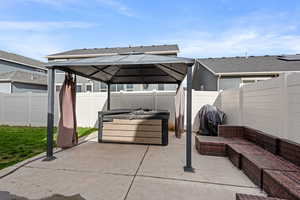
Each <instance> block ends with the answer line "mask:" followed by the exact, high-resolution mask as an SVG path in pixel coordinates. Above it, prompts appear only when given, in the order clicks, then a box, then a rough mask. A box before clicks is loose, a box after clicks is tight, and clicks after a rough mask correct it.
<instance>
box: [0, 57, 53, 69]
mask: <svg viewBox="0 0 300 200" xmlns="http://www.w3.org/2000/svg"><path fill="white" fill-rule="evenodd" d="M0 60H4V61H6V62H11V63H16V64H20V65H24V66H28V67H32V68H37V69H41V70H43V71H45V72H47V69H46V68H42V67H37V66H34V65H29V64H26V63H22V62H18V61H15V60H9V59H6V58H0Z"/></svg>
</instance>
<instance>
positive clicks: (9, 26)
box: [0, 21, 95, 31]
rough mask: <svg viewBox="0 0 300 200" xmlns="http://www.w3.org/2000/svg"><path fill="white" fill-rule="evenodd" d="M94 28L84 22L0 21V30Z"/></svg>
mask: <svg viewBox="0 0 300 200" xmlns="http://www.w3.org/2000/svg"><path fill="white" fill-rule="evenodd" d="M92 26H95V24H92V23H86V22H72V21H65V22H37V21H0V30H21V31H49V30H55V29H70V28H77V29H78V28H80V29H81V28H90V27H92Z"/></svg>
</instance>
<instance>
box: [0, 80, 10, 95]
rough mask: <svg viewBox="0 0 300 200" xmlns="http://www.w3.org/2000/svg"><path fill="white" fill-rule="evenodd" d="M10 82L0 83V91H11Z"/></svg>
mask: <svg viewBox="0 0 300 200" xmlns="http://www.w3.org/2000/svg"><path fill="white" fill-rule="evenodd" d="M10 90H11V84H10V83H3V82H2V83H0V93H10V92H11V91H10Z"/></svg>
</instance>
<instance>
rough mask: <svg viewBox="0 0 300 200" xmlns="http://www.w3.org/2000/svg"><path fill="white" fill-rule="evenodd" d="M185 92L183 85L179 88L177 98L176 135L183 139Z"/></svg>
mask: <svg viewBox="0 0 300 200" xmlns="http://www.w3.org/2000/svg"><path fill="white" fill-rule="evenodd" d="M184 113H185V92H184V88H183V86H182V84H181V85H180V86H179V87H178V88H177V91H176V96H175V135H176V137H177V138H181V134H182V133H184Z"/></svg>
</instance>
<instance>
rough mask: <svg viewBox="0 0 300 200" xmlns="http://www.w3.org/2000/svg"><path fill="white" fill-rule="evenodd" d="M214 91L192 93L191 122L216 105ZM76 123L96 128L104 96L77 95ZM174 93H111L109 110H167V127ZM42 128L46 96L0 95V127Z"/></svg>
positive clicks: (216, 100) (56, 108) (171, 119)
mask: <svg viewBox="0 0 300 200" xmlns="http://www.w3.org/2000/svg"><path fill="white" fill-rule="evenodd" d="M218 94H219V93H218V92H201V91H193V99H192V101H193V104H192V110H193V113H192V115H193V116H192V119H194V117H195V115H196V113H197V112H198V111H199V110H200V108H201V107H202V106H203V105H205V104H220V102H219V100H218V98H217V97H218ZM55 99H56V101H55V109H54V110H55V115H54V121H55V123H57V121H58V113H59V112H58V106H57V105H58V104H57V103H58V97H57V96H56V98H55ZM76 100H77V104H76V105H77V106H76V109H77V123H78V126H81V127H97V112H98V111H101V110H105V109H106V93H101V92H99V93H78V94H77V98H76ZM174 100H175V92H174V91H151V92H116V93H112V94H111V108H144V109H155V110H168V111H170V125H171V126H172V125H174V118H175V102H174ZM1 124H4V125H18V126H46V124H47V94H40V93H39V94H38V93H20V94H1V93H0V125H1Z"/></svg>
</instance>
